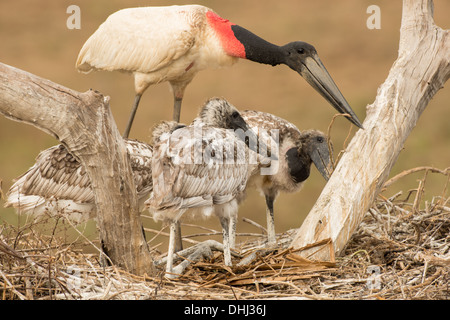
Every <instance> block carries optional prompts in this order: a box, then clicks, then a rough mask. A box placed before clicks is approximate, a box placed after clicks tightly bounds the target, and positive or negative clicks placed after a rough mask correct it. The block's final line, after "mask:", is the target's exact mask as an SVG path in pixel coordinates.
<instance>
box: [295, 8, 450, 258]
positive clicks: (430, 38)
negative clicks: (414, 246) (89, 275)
mask: <svg viewBox="0 0 450 320" xmlns="http://www.w3.org/2000/svg"><path fill="white" fill-rule="evenodd" d="M449 76H450V34H449V31H448V30H443V29H441V28H439V27H438V26H436V25H435V24H434V21H433V2H432V0H404V1H403V14H402V23H401V29H400V45H399V54H398V58H397V60H396V61H395V63H394V65H393V66H392V68H391V70H390V72H389V75H388V77H387V79H386V81H385V82H384V83H383V84H382V85H381V86H380V88H379V89H378V94H377V97H376V99H375V102H374V103H373V104H371V105H369V106H367V116H366V119H365V121H364V123H363V125H364V128H365V130H359V131H358V132H357V133H356V134H355V136H354V138H353V139H352V141H351V142H350V144H349V145H348V147H347V150H346V152H345V154H344V155H343V157H342V158H341V160H340V162H339V164H338V166H337V168H336V170H335V171H334V173H333V175H332V177H331V179H330V180H329V182H328V183H327V185H326V187H325V188H324V190H323V192H322V194H321V195H320V197H319V199H318V200H317V202H316V204H315V205H314V207H313V208H312V210H311V212H310V213H309V215H308V217H307V218H306V220H305V221H304V222H303V224H302V226H301V227H300V230H299V231H298V233H297V234H296V236H295V237H294V240H293V242H292V244H291V246H292V247H293V248H295V249H299V248H303V247H306V246H307V245H310V244H313V243H317V242H319V241H321V240H324V239H330V240H331V243H332V244H333V248H334V253H335V254H336V255H339V254H340V253H341V252H342V251H343V249H344V248H345V246H346V244H347V242H348V240H349V239H350V237H351V236H352V234H353V232H354V231H355V230H356V228H357V227H358V225H359V223H360V222H361V220H362V218H363V215H364V213H365V212H367V210H368V209H369V208H370V206H371V205H372V204H373V202H374V200H375V198H376V196H377V194H378V193H379V191H380V189H381V187H382V186H383V184H384V182H385V181H386V179H387V178H388V175H389V172H390V170H391V168H392V166H393V165H394V163H395V161H396V160H397V157H398V155H399V153H400V151H401V149H402V147H403V145H404V143H405V141H406V139H407V137H408V136H409V134H410V133H411V130H412V129H413V128H414V127H415V125H416V123H417V120H418V119H419V117H420V115H421V114H422V112H423V111H424V109H425V107H426V106H427V104H428V102H429V101H430V100H431V98H432V97H433V96H434V95H435V94H436V92H437V91H438V90H439V89H441V88H442V87H443V85H444V83H445V82H446V81H447V79H448V78H449ZM302 255H303V256H308V257H310V258H313V259H319V260H322V259H323V260H327V259H330V255H331V254H330V250H329V248H328V247H323V249H322V250H318V248H317V247H313V248H311V249H310V250H304V251H303V252H302Z"/></svg>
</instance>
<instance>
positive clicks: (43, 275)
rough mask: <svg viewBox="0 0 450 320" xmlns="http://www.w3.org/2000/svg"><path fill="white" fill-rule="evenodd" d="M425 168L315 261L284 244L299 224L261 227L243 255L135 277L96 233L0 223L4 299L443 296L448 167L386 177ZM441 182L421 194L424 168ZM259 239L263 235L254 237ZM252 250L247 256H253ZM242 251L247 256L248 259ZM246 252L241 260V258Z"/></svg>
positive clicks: (448, 254)
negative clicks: (269, 241)
mask: <svg viewBox="0 0 450 320" xmlns="http://www.w3.org/2000/svg"><path fill="white" fill-rule="evenodd" d="M417 172H423V177H422V178H421V179H420V180H419V181H418V185H417V187H415V188H414V189H412V190H409V191H407V192H401V191H400V192H397V193H396V194H394V195H393V196H391V197H389V198H386V197H385V196H383V195H380V196H379V198H378V201H377V202H376V204H375V205H374V206H373V207H372V208H371V209H370V210H369V212H367V214H366V215H365V217H364V220H363V222H362V223H361V225H360V227H359V229H358V230H357V232H356V233H355V234H354V235H353V237H352V239H351V241H350V242H349V244H348V246H347V248H346V250H345V252H344V254H343V255H342V256H341V257H337V258H336V259H335V261H322V262H314V261H309V260H307V259H304V258H301V257H300V256H299V255H297V254H296V252H294V251H292V250H290V249H289V250H288V249H286V247H287V246H288V244H289V241H290V239H291V236H292V235H293V234H294V232H295V231H296V230H290V231H288V232H286V233H284V234H282V235H279V239H278V243H279V245H280V247H279V248H278V249H276V250H266V249H263V248H262V245H263V241H262V240H261V239H263V237H255V236H253V237H252V239H253V240H252V241H250V242H247V243H245V244H243V245H242V246H241V255H242V257H243V258H242V259H241V263H240V264H239V260H238V259H237V258H236V261H235V266H234V267H233V268H227V267H225V266H224V265H223V264H222V255H221V253H219V252H218V253H216V254H215V255H214V256H213V257H212V259H210V260H209V261H201V262H198V263H195V264H193V265H192V266H190V267H189V268H188V269H187V271H186V273H185V274H184V275H183V276H181V277H180V278H179V279H177V280H167V279H165V278H163V277H162V276H161V275H162V273H160V275H159V276H156V277H137V276H134V275H132V274H129V273H127V272H124V271H123V270H120V269H118V268H115V267H102V266H101V263H100V262H99V259H98V256H99V255H98V254H89V253H85V252H84V250H82V249H80V248H81V246H82V245H90V246H93V243H92V242H90V241H89V240H87V239H86V238H84V236H82V235H79V236H78V237H76V238H75V239H74V240H71V241H70V242H68V241H67V239H65V238H67V237H64V232H63V235H62V236H61V235H57V233H56V230H57V229H58V228H59V229H60V228H64V226H67V224H64V223H61V222H60V223H57V224H56V225H55V224H53V225H52V226H51V227H50V228H51V229H50V231H49V232H46V234H47V235H44V233H41V232H37V231H36V230H38V228H39V225H37V224H29V225H27V226H25V227H22V228H21V229H20V230H18V229H17V228H15V227H12V226H7V225H4V226H2V227H0V297H1V298H2V299H44V300H46V299H99V300H103V299H158V300H160V299H196V300H199V299H240V300H245V299H274V298H276V299H298V298H302V299H448V298H449V297H450V286H449V271H450V239H449V235H450V204H449V201H450V198H449V197H448V183H449V180H450V170H449V168H447V169H446V170H438V169H435V168H428V167H423V168H416V169H412V170H408V171H405V172H403V173H401V174H400V175H398V176H396V177H394V178H392V179H391V180H389V181H388V182H387V183H386V187H387V188H388V189H387V190H385V191H384V192H383V194H384V193H387V192H389V191H391V190H393V189H394V188H395V185H396V182H397V181H398V180H401V179H403V178H404V177H406V176H408V175H410V174H412V173H417ZM433 172H436V173H438V175H439V176H443V177H445V179H446V182H445V183H444V185H443V189H442V194H440V195H437V196H435V197H433V198H432V200H431V201H423V199H422V197H423V194H424V190H425V186H426V184H427V180H428V179H431V178H429V176H430V173H433ZM258 239H259V240H258ZM250 256H252V258H251V259H250V258H249V257H250ZM244 259H246V260H244ZM243 260H244V261H247V263H244V262H243Z"/></svg>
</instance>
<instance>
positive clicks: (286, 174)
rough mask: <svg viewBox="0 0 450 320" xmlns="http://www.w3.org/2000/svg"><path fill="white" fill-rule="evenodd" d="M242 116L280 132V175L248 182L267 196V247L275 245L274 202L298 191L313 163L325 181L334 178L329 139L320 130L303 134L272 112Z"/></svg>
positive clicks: (267, 129) (257, 112)
mask: <svg viewBox="0 0 450 320" xmlns="http://www.w3.org/2000/svg"><path fill="white" fill-rule="evenodd" d="M241 115H242V117H243V118H244V120H245V121H246V122H247V123H248V124H249V126H250V127H251V128H253V129H256V128H258V129H259V130H261V129H264V130H266V131H267V132H269V131H270V130H278V140H279V141H278V161H279V163H278V170H277V172H276V173H275V174H273V175H260V174H257V175H254V176H252V177H251V178H250V181H249V183H248V187H256V188H257V189H258V190H260V191H261V193H262V194H263V195H264V197H265V200H266V206H267V209H266V216H267V236H268V245H269V246H273V245H275V243H276V236H275V222H274V202H275V199H276V198H277V196H278V194H279V193H280V192H286V193H292V192H296V191H299V190H300V189H301V187H302V186H303V183H304V181H305V180H306V179H308V177H309V174H310V169H311V164H314V165H315V166H316V168H317V169H318V170H319V172H320V173H321V175H322V176H323V177H324V178H325V179H326V180H328V178H329V177H330V175H331V171H332V169H331V156H330V151H329V148H328V143H327V137H326V135H324V134H323V133H322V132H320V131H318V130H306V131H302V132H301V131H300V130H299V129H298V128H297V127H296V126H295V125H294V124H292V123H290V122H289V121H287V120H284V119H282V118H280V117H277V116H275V115H273V114H270V113H265V112H260V111H251V110H245V111H242V112H241ZM260 139H261V137H260Z"/></svg>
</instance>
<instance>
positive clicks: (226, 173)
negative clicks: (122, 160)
mask: <svg viewBox="0 0 450 320" xmlns="http://www.w3.org/2000/svg"><path fill="white" fill-rule="evenodd" d="M207 131H208V132H205V131H203V134H202V136H201V137H200V138H196V137H195V136H194V129H193V127H187V128H183V129H179V130H177V131H175V132H174V134H172V136H171V137H170V139H169V140H166V141H165V142H164V141H163V142H162V143H160V144H158V145H155V150H154V156H153V163H152V168H153V181H154V189H153V194H152V196H151V198H150V200H149V201H148V202H147V204H148V205H149V206H150V207H151V208H152V209H155V210H168V209H174V210H178V209H187V208H194V207H201V206H211V205H214V204H223V203H226V202H229V201H231V200H232V199H233V198H234V197H236V195H237V194H238V193H240V192H241V191H243V189H244V188H245V185H246V183H247V179H248V177H249V176H250V174H251V173H252V170H253V168H254V167H256V165H252V164H249V161H248V158H247V156H248V153H245V152H242V153H241V152H238V150H239V151H240V150H245V151H247V148H246V146H245V144H244V143H243V142H242V141H240V140H237V139H236V138H235V136H234V134H233V133H231V132H229V131H227V130H222V129H216V128H215V129H211V128H210V129H207ZM228 151H230V152H228Z"/></svg>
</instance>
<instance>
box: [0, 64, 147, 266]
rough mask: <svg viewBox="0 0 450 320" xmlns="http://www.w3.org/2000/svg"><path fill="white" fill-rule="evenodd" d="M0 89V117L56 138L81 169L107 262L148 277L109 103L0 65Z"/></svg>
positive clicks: (95, 94)
mask: <svg viewBox="0 0 450 320" xmlns="http://www.w3.org/2000/svg"><path fill="white" fill-rule="evenodd" d="M0 83H1V85H0V113H2V114H3V115H4V116H5V117H7V118H10V119H13V120H17V121H21V122H25V123H27V124H31V125H33V126H35V127H37V128H39V129H41V130H43V131H45V132H47V133H48V134H50V135H52V136H54V137H56V138H57V139H58V140H60V141H61V142H62V143H63V144H64V145H65V146H66V147H67V149H68V150H70V151H71V153H72V154H73V155H74V156H75V157H77V158H78V159H79V161H80V163H81V164H82V165H83V166H84V167H85V168H86V172H87V174H88V175H89V178H90V180H91V186H92V189H93V192H94V194H95V202H96V205H97V225H98V228H99V233H100V239H101V241H102V246H103V249H104V251H105V253H106V254H107V255H108V257H109V259H110V260H111V261H112V262H113V263H114V264H116V265H118V266H120V267H123V268H124V269H126V270H128V271H130V272H132V273H135V274H144V273H148V274H150V273H152V272H153V268H154V267H153V263H152V259H151V256H150V253H149V250H148V247H147V243H146V242H145V239H144V235H143V232H142V223H141V220H140V217H139V210H138V200H137V195H136V187H135V183H134V179H133V176H132V171H131V166H130V164H129V162H128V154H127V152H126V147H125V144H124V142H123V139H122V137H121V135H120V134H119V131H118V130H117V127H116V124H115V121H114V119H113V116H112V114H111V112H110V108H109V98H108V97H104V96H103V95H102V94H100V93H98V92H94V91H92V90H90V91H87V92H85V93H79V92H76V91H74V90H71V89H69V88H65V87H63V86H61V85H58V84H56V83H53V82H51V81H49V80H46V79H42V78H40V77H38V76H35V75H32V74H30V73H27V72H25V71H22V70H19V69H16V68H13V67H10V66H7V65H5V64H1V63H0Z"/></svg>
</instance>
